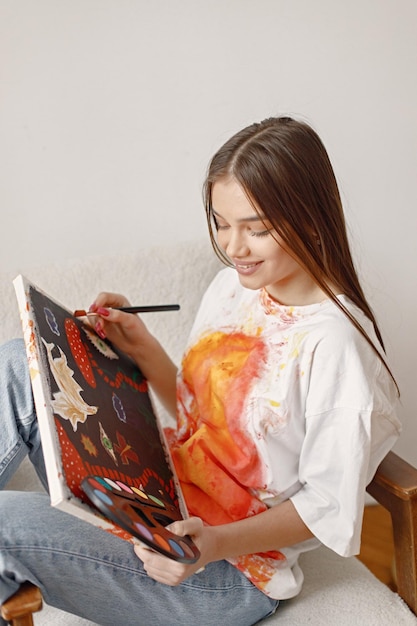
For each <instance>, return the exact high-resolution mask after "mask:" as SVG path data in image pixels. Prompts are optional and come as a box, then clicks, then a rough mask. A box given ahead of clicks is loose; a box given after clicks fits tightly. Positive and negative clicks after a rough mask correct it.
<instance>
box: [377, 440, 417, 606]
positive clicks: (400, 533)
mask: <svg viewBox="0 0 417 626" xmlns="http://www.w3.org/2000/svg"><path fill="white" fill-rule="evenodd" d="M367 491H368V493H370V495H371V496H373V497H374V498H375V499H376V500H377V501H378V502H379V503H380V504H382V506H384V507H385V508H386V509H387V510H388V511H389V512H390V514H391V519H392V530H393V536H394V553H395V569H396V575H397V590H398V593H399V595H400V596H401V597H402V598H403V600H404V601H405V602H406V603H407V604H408V606H409V607H410V609H411V610H412V611H413V612H414V613H416V614H417V469H416V468H415V467H413V466H412V465H410V464H409V463H407V462H406V461H404V460H403V459H402V458H401V457H399V456H398V455H397V454H395V453H394V452H389V453H388V454H387V456H386V457H385V459H384V460H383V461H382V463H381V465H380V466H379V467H378V469H377V471H376V474H375V476H374V478H373V479H372V481H371V482H370V484H369V485H368V487H367Z"/></svg>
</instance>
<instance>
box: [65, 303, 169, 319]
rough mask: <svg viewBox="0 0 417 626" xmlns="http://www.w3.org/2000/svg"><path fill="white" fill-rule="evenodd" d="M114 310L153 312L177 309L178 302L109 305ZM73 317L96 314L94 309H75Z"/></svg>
mask: <svg viewBox="0 0 417 626" xmlns="http://www.w3.org/2000/svg"><path fill="white" fill-rule="evenodd" d="M109 308H112V309H114V310H115V311H124V312H125V313H155V312H158V311H179V309H180V305H179V304H154V305H145V306H115V307H109ZM73 315H74V317H90V316H92V315H97V313H95V312H94V311H85V310H84V309H77V310H76V311H74V313H73Z"/></svg>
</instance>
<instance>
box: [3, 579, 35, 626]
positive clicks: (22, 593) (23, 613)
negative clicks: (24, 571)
mask: <svg viewBox="0 0 417 626" xmlns="http://www.w3.org/2000/svg"><path fill="white" fill-rule="evenodd" d="M41 608H42V595H41V592H40V591H39V589H38V588H37V587H35V585H32V583H23V585H21V587H20V589H18V591H16V593H15V594H14V595H13V596H12V597H11V598H9V599H8V600H6V602H5V603H4V604H3V605H2V607H1V616H2V617H3V619H5V620H6V622H10V624H12V626H33V617H32V613H36V612H37V611H40V610H41Z"/></svg>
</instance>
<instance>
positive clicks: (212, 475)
mask: <svg viewBox="0 0 417 626" xmlns="http://www.w3.org/2000/svg"><path fill="white" fill-rule="evenodd" d="M265 354H266V346H265V344H264V342H263V341H262V339H261V338H260V337H253V336H248V335H245V334H243V333H239V332H234V333H230V334H225V333H222V332H215V333H212V334H210V335H207V336H205V337H203V338H202V339H200V341H199V342H197V343H196V344H195V345H194V346H193V347H192V348H191V349H190V350H189V352H188V353H187V354H186V355H185V357H184V360H183V364H182V383H180V384H179V386H178V403H179V407H180V422H179V431H178V433H177V440H176V441H175V442H173V446H172V448H171V451H172V457H173V461H174V463H175V467H176V470H177V473H178V477H179V479H180V481H181V487H182V489H183V493H184V496H185V499H186V502H187V506H188V508H189V511H190V513H191V514H194V515H199V516H200V517H202V518H203V519H204V520H205V521H206V522H207V523H209V524H222V523H227V522H230V521H233V520H238V519H242V518H245V517H248V516H250V515H254V514H256V513H259V512H261V511H264V510H265V509H266V506H265V505H264V504H263V503H262V502H261V501H260V500H259V499H258V498H256V497H254V496H253V495H252V494H251V491H250V490H251V488H253V489H260V488H262V486H263V485H264V482H265V481H264V470H263V465H262V460H261V458H260V456H259V454H258V452H257V449H256V446H255V444H254V442H253V440H252V438H251V436H250V434H249V433H247V425H246V424H244V423H242V416H244V415H245V414H246V412H245V411H244V407H245V401H246V399H247V396H248V393H249V391H250V388H251V385H252V383H253V382H254V381H255V380H256V379H257V378H258V377H259V376H260V375H261V374H262V371H263V367H264V362H265ZM181 413H182V415H181Z"/></svg>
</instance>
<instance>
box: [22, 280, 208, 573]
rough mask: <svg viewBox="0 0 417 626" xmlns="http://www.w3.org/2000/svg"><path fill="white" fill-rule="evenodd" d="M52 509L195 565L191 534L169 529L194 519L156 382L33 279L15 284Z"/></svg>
mask: <svg viewBox="0 0 417 626" xmlns="http://www.w3.org/2000/svg"><path fill="white" fill-rule="evenodd" d="M14 287H15V291H16V296H17V299H18V303H19V308H20V315H21V320H22V327H23V335H24V339H25V344H26V351H27V357H28V363H29V370H30V376H31V382H32V387H33V394H34V400H35V405H36V411H37V415H38V421H39V427H40V432H41V439H42V447H43V452H44V457H45V464H46V470H47V477H48V486H49V492H50V498H51V504H52V505H53V506H56V507H59V508H61V509H63V510H65V511H66V512H68V513H70V514H73V515H76V516H78V517H81V518H82V519H84V520H86V521H89V522H90V523H93V524H95V525H97V526H99V527H101V528H103V529H104V530H107V531H108V532H112V533H114V534H116V535H117V536H119V537H122V538H123V539H126V540H130V541H138V540H139V541H141V542H143V543H144V544H146V545H147V546H149V547H152V548H153V549H155V550H157V551H159V552H161V553H162V554H165V555H166V556H168V557H170V558H172V559H176V560H179V561H181V562H185V563H189V562H190V563H191V562H194V561H195V560H197V558H198V550H197V548H196V547H195V545H194V544H193V543H192V541H191V540H190V539H189V538H188V537H178V536H176V535H174V534H173V533H171V532H170V531H169V530H168V529H167V528H166V526H167V525H168V524H170V523H171V522H173V521H175V520H177V519H181V518H182V517H184V516H185V515H186V509H185V506H184V502H183V499H182V497H181V491H180V487H179V484H178V481H177V479H176V476H175V471H174V468H173V466H172V464H171V462H170V457H169V452H168V448H167V446H166V443H165V439H164V435H163V430H162V428H161V427H160V424H159V422H158V418H157V416H156V413H155V410H154V407H153V405H152V402H151V398H150V395H149V392H148V386H147V381H146V380H145V379H144V377H143V375H142V373H141V371H140V370H139V369H138V367H137V366H136V365H135V364H134V363H133V361H132V360H131V359H129V358H128V357H127V356H126V355H124V354H123V353H121V352H119V351H118V350H117V349H116V348H115V347H113V346H112V345H111V344H110V343H109V342H108V341H106V340H103V339H101V338H100V337H98V335H97V334H96V333H95V331H94V329H93V327H92V326H91V325H90V324H89V322H88V319H87V318H81V319H80V318H77V317H74V316H73V315H72V313H71V312H70V311H69V310H67V309H66V308H64V307H63V306H62V305H61V304H59V303H58V302H56V301H55V300H54V299H52V298H51V297H49V296H48V295H47V294H46V293H44V292H43V291H42V290H41V289H39V288H38V287H36V286H35V285H34V284H32V283H31V282H30V281H28V280H27V279H26V278H25V277H23V276H18V277H17V278H16V279H15V280H14Z"/></svg>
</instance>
